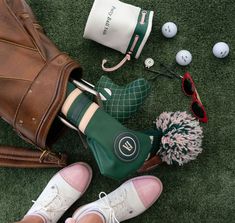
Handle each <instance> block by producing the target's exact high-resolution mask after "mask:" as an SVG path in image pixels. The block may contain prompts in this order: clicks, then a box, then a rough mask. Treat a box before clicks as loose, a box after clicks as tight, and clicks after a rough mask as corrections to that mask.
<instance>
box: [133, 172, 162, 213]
mask: <svg viewBox="0 0 235 223" xmlns="http://www.w3.org/2000/svg"><path fill="white" fill-rule="evenodd" d="M132 182H133V184H134V186H135V189H136V191H137V193H138V195H139V197H140V200H141V201H142V202H143V204H144V206H145V208H146V209H147V208H149V207H150V206H151V205H152V204H153V203H154V202H155V201H156V200H157V199H158V197H159V196H160V194H161V192H162V188H163V186H162V182H161V181H160V180H159V179H158V178H157V177H154V176H142V177H137V178H134V179H132Z"/></svg>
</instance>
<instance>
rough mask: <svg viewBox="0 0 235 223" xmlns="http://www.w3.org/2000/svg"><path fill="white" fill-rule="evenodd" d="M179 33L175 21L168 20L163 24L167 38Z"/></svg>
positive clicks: (163, 30) (164, 34)
mask: <svg viewBox="0 0 235 223" xmlns="http://www.w3.org/2000/svg"><path fill="white" fill-rule="evenodd" d="M176 33H177V26H176V24H175V23H173V22H167V23H165V24H164V25H163V26H162V34H163V36H165V37H166V38H172V37H174V36H175V35H176Z"/></svg>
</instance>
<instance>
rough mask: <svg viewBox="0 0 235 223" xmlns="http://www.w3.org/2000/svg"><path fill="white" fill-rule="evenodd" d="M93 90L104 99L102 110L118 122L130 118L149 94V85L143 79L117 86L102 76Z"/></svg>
mask: <svg viewBox="0 0 235 223" xmlns="http://www.w3.org/2000/svg"><path fill="white" fill-rule="evenodd" d="M95 88H96V90H97V91H98V92H99V93H100V94H102V96H103V97H102V98H105V99H106V100H103V106H104V110H105V111H106V112H107V113H109V114H110V115H111V116H112V117H114V118H116V119H117V120H119V121H120V122H123V121H125V120H126V119H128V118H130V117H131V116H132V115H133V113H135V112H136V111H137V110H138V108H139V106H141V105H142V104H143V102H144V100H145V98H146V97H147V96H148V95H149V93H150V84H149V83H148V81H147V80H145V79H144V78H139V79H137V80H135V81H133V82H131V83H130V84H127V85H126V86H119V85H117V84H114V83H113V82H112V80H111V79H109V78H108V77H107V76H102V77H101V78H100V80H99V81H98V83H97V85H96V87H95Z"/></svg>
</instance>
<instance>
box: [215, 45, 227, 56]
mask: <svg viewBox="0 0 235 223" xmlns="http://www.w3.org/2000/svg"><path fill="white" fill-rule="evenodd" d="M213 54H214V55H215V56H216V57H217V58H224V57H226V56H228V54H229V46H228V44H227V43H224V42H218V43H216V44H215V45H214V47H213Z"/></svg>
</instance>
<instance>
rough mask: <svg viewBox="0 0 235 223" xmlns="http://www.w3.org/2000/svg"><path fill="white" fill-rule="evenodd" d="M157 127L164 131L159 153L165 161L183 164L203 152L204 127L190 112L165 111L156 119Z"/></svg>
mask: <svg viewBox="0 0 235 223" xmlns="http://www.w3.org/2000/svg"><path fill="white" fill-rule="evenodd" d="M156 129H157V130H158V131H161V133H162V138H161V143H160V149H159V150H158V152H157V154H158V155H160V157H161V159H162V161H163V162H166V163H167V164H169V165H171V164H175V163H177V164H178V165H180V166H182V165H183V164H185V163H188V162H189V161H191V160H195V159H196V157H197V156H198V154H200V153H201V152H202V148H201V144H202V138H203V132H202V128H201V127H200V125H199V121H198V120H196V118H194V117H192V116H191V115H190V114H187V113H186V112H179V111H178V112H163V113H162V114H161V115H160V116H159V117H158V118H157V119H156Z"/></svg>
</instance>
